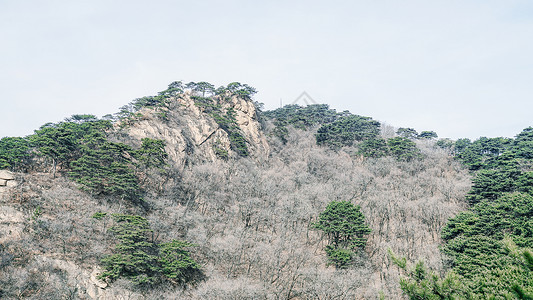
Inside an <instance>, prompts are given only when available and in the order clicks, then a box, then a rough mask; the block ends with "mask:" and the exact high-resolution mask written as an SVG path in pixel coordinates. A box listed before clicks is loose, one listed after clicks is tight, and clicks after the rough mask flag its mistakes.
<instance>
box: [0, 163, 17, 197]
mask: <svg viewBox="0 0 533 300" xmlns="http://www.w3.org/2000/svg"><path fill="white" fill-rule="evenodd" d="M14 186H17V182H16V181H15V175H14V174H13V173H12V172H10V171H8V170H0V197H1V196H2V194H3V193H4V192H6V191H7V188H10V187H14Z"/></svg>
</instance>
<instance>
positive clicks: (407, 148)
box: [387, 136, 421, 161]
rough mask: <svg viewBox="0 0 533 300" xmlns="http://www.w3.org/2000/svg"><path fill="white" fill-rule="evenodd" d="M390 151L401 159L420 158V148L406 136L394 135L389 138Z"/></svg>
mask: <svg viewBox="0 0 533 300" xmlns="http://www.w3.org/2000/svg"><path fill="white" fill-rule="evenodd" d="M387 145H388V146H389V153H390V154H391V155H392V156H394V157H395V158H396V159H397V160H399V161H411V160H413V159H416V158H420V155H421V154H420V150H419V149H418V148H417V147H416V144H415V142H413V141H411V140H410V139H408V138H405V137H400V136H398V137H394V138H391V139H388V140H387Z"/></svg>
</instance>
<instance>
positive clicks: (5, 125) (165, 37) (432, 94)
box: [0, 0, 533, 139]
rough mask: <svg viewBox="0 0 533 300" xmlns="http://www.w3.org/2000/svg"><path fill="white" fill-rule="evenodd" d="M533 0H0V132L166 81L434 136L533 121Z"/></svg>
mask: <svg viewBox="0 0 533 300" xmlns="http://www.w3.org/2000/svg"><path fill="white" fill-rule="evenodd" d="M532 79H533V1H530V0H524V1H513V0H498V1H491V0H479V1H473V0H457V1H454V0H441V1H427V0H420V1H413V0H403V1H379V0H378V1H359V0H352V1H310V0H307V1H289V0H286V1H238V0H235V1H232V0H225V1H155V0H154V1H132V0H128V1H103V0H88V1H76V0H56V1H51V0H50V1H48V0H35V1H17V0H0V91H1V94H0V137H2V136H24V135H28V134H31V133H32V132H33V130H34V129H37V128H38V127H39V126H41V125H42V124H44V123H46V122H57V121H60V120H62V119H63V118H65V117H68V116H70V115H72V114H80V113H90V114H95V115H98V116H102V115H105V114H108V113H114V112H116V111H117V110H118V108H119V107H120V106H122V105H124V104H126V103H128V102H129V101H131V100H132V99H134V98H138V97H142V96H146V95H155V94H157V92H158V91H161V90H164V89H165V88H166V86H167V85H168V84H169V83H170V82H172V81H174V80H183V81H186V82H188V81H208V82H211V83H213V84H215V85H217V86H218V85H222V84H227V83H229V82H232V81H239V82H242V83H248V84H250V85H252V86H254V87H256V88H257V89H258V91H259V93H258V94H257V95H256V100H258V101H260V102H263V103H265V105H266V108H268V109H272V108H276V107H277V106H279V103H280V98H281V99H283V102H284V103H290V102H292V101H293V100H294V99H295V98H296V97H298V95H300V94H301V93H302V92H303V91H306V92H307V93H309V95H311V97H313V98H314V99H315V100H316V101H317V102H320V103H327V104H329V105H330V106H331V107H333V108H336V109H337V110H339V111H342V110H350V111H351V112H352V113H355V114H359V115H364V116H370V117H372V118H374V119H376V120H379V121H382V122H385V123H388V124H390V125H393V126H396V127H413V128H415V129H416V130H418V131H422V130H434V131H436V132H437V133H438V134H439V136H440V137H450V138H454V139H456V138H460V137H469V138H477V137H479V136H491V137H493V136H514V135H516V134H517V133H519V132H520V131H521V130H522V129H523V128H525V127H528V126H533V101H532V100H533V99H532V98H533V83H532V82H531V81H532Z"/></svg>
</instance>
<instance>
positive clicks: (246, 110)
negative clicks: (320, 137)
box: [117, 92, 269, 166]
mask: <svg viewBox="0 0 533 300" xmlns="http://www.w3.org/2000/svg"><path fill="white" fill-rule="evenodd" d="M197 99H198V98H196V99H195V96H194V94H193V93H191V92H186V93H182V94H179V95H177V96H174V97H171V98H170V99H169V101H168V102H167V104H166V106H165V107H157V108H152V107H147V108H143V109H142V110H141V111H140V112H139V114H138V116H137V117H136V118H135V119H134V120H133V121H132V120H127V121H123V122H122V123H119V124H117V126H118V127H123V128H124V130H123V132H124V133H125V134H126V135H127V136H129V137H130V138H131V140H133V141H140V140H141V139H142V138H152V139H160V140H163V141H165V142H166V149H165V150H166V151H167V153H168V154H169V158H170V160H171V162H172V164H174V165H181V166H185V165H187V163H188V162H189V161H191V160H195V161H215V160H216V159H217V158H220V155H217V153H219V154H220V152H222V153H224V154H226V153H227V157H228V158H229V157H233V158H235V157H238V156H239V154H238V153H237V151H235V149H234V147H232V141H231V139H230V134H231V133H230V132H228V130H227V129H226V128H224V126H223V125H221V124H219V123H220V122H219V123H217V120H216V117H217V116H218V115H217V114H219V113H220V114H225V113H226V112H227V111H228V110H230V111H232V112H234V121H235V125H236V126H237V128H235V130H238V131H239V132H240V133H241V134H242V136H243V137H244V139H245V143H246V147H247V149H248V150H249V156H251V157H260V156H261V157H266V156H268V153H269V145H268V142H267V140H266V138H265V135H264V132H263V131H262V130H261V124H260V123H259V118H258V112H257V110H256V107H255V105H254V103H253V101H251V100H248V99H243V98H241V97H238V96H231V95H229V94H225V95H217V96H213V97H211V98H210V99H209V101H210V103H209V105H208V106H206V105H205V103H201V102H200V101H199V100H197ZM201 100H204V101H205V100H206V99H205V98H204V99H201ZM213 107H216V110H214V109H213Z"/></svg>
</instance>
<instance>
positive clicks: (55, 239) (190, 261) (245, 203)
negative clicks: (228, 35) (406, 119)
mask: <svg viewBox="0 0 533 300" xmlns="http://www.w3.org/2000/svg"><path fill="white" fill-rule="evenodd" d="M254 94H255V89H253V88H252V87H250V86H248V85H245V84H240V83H231V84H229V85H228V86H226V87H220V88H218V89H215V88H214V87H213V86H212V85H210V84H208V83H205V82H200V83H189V84H187V85H183V84H182V83H181V82H174V83H172V84H171V85H169V87H168V89H166V90H164V91H162V92H161V93H159V94H158V95H157V96H151V97H143V98H139V99H135V100H134V101H132V102H131V103H130V104H128V105H126V106H124V107H122V108H121V111H120V112H119V113H117V114H115V115H109V116H106V117H104V118H101V119H98V118H96V117H94V116H90V115H76V116H72V117H70V118H68V119H66V120H65V121H63V122H59V123H56V124H45V125H44V126H43V127H41V128H40V129H38V130H36V132H35V134H34V135H32V136H29V137H25V138H4V139H2V140H1V142H0V167H1V168H3V169H6V171H2V172H0V201H1V204H0V232H1V236H0V246H1V248H0V259H1V261H0V282H1V285H0V286H1V287H0V296H1V297H2V298H7V299H18V298H24V299H26V298H28V299H63V298H65V299H180V298H185V299H376V298H378V297H379V296H380V295H381V296H383V297H385V298H387V299H399V298H406V297H408V296H410V297H412V295H413V293H415V292H412V291H411V292H412V293H409V291H408V289H406V285H405V284H404V283H405V282H406V281H405V280H406V279H403V281H401V280H400V279H401V278H405V276H407V278H410V275H409V272H405V271H403V270H401V268H399V267H398V266H397V264H398V263H397V260H399V259H396V258H395V257H394V256H391V255H390V254H389V252H393V253H395V254H397V255H399V256H403V257H406V259H407V261H410V262H415V261H418V260H422V261H424V262H425V265H426V266H428V267H429V268H430V269H431V270H433V271H434V272H436V274H439V276H440V277H442V276H445V274H450V273H447V272H448V271H450V270H453V272H455V273H458V274H459V276H464V278H470V279H471V278H472V276H471V274H472V272H476V271H477V270H479V269H477V267H476V266H477V265H476V263H474V264H472V263H469V264H468V266H469V267H468V268H467V269H466V270H463V269H461V268H459V267H458V266H467V264H466V263H465V264H462V262H463V261H465V259H466V258H465V257H464V256H461V255H463V254H464V253H463V252H460V250H458V248H457V247H455V246H453V245H455V244H453V243H455V241H456V238H463V236H464V234H463V233H462V232H459V231H458V230H454V228H463V229H464V228H470V227H469V226H474V225H472V224H474V223H475V222H473V221H472V219H470V221H465V222H464V224H463V223H461V222H463V221H464V220H465V217H462V216H472V214H475V213H478V214H483V213H484V212H485V210H483V209H478V210H477V212H476V210H475V209H476V208H479V205H478V203H486V201H487V200H485V199H490V200H496V199H507V198H500V196H501V197H517V196H509V195H510V194H509V193H514V192H522V193H524V194H520V195H523V197H525V198H524V199H525V200H523V201H522V202H521V203H525V204H519V205H518V206H517V207H520V205H526V208H527V205H528V204H527V203H529V202H527V201H528V200H527V199H529V198H530V196H529V195H528V193H530V192H531V189H530V188H529V189H528V186H530V185H529V183H530V181H527V180H528V179H529V178H531V177H530V174H531V167H530V166H531V164H528V162H529V161H530V160H529V159H531V157H529V156H528V155H529V154H528V153H529V152H527V153H526V154H523V155H522V156H518V155H519V154H516V153H523V151H522V152H519V151H517V149H522V150H524V149H529V148H528V147H529V146H530V144H531V139H529V137H528V136H526V137H524V136H523V139H519V138H518V137H517V139H516V141H515V140H513V139H511V140H510V141H507V142H505V141H504V142H502V141H500V143H495V140H493V139H491V140H490V142H489V143H484V142H483V141H481V142H479V141H475V142H473V143H472V142H470V141H468V142H467V141H466V140H459V141H449V140H437V138H436V134H435V133H433V132H430V131H424V132H422V133H420V134H418V133H416V132H415V131H414V130H413V129H410V128H400V129H399V130H396V129H395V128H392V127H390V126H388V125H384V124H381V123H380V122H377V121H375V120H373V119H372V118H369V117H363V116H358V115H355V114H352V113H350V112H342V113H338V112H336V111H335V110H332V109H329V107H328V106H327V105H312V106H308V107H305V108H304V107H299V106H286V107H284V108H280V109H277V110H274V111H266V112H263V111H261V109H260V105H259V104H258V103H257V102H254V101H253V95H254ZM524 132H525V133H527V132H528V131H524ZM524 135H525V134H524ZM520 142H521V143H526V144H527V147H526V146H524V145H523V144H520V145H518V144H519V143H520ZM487 144H489V145H491V147H492V148H491V149H492V152H491V151H487V150H486V149H487V147H485V146H486V145H487ZM461 145H462V146H461ZM517 145H518V146H517ZM476 147H477V148H476ZM498 147H499V148H498ZM511 150H512V151H511ZM506 151H507V152H506ZM503 153H508V154H509V153H514V154H512V155H511V154H509V155H511V156H509V155H507V156H505V155H502V154H503ZM505 157H508V158H509V159H508V160H504V158H505ZM502 161H503V162H505V164H507V165H513V164H514V165H513V166H514V169H513V170H519V173H516V172H515V173H512V174H513V176H515V177H514V179H516V182H522V184H520V185H518V184H517V185H509V184H507V185H506V186H505V187H503V188H499V189H496V188H495V189H493V190H490V191H487V189H486V188H483V187H486V186H487V185H483V184H482V183H484V182H485V181H482V180H481V179H480V175H479V174H480V173H479V172H481V174H482V175H483V174H484V173H483V172H485V176H492V177H491V178H492V179H494V180H495V181H498V180H499V179H498V178H496V177H497V176H499V175H498V174H499V173H497V172H496V171H494V169H495V168H496V167H497V166H498V163H501V162H502ZM510 161H511V162H510ZM7 169H9V170H10V171H7ZM483 169H484V171H483ZM480 170H481V171H480ZM491 170H492V171H491ZM506 170H507V171H509V170H510V169H509V168H507V169H506ZM491 172H492V173H491ZM517 172H518V171H517ZM506 174H508V173H506ZM507 177H509V176H507ZM3 180H4V181H3ZM4 182H5V184H2V183H4ZM489 186H491V187H494V184H489ZM476 188H477V189H478V190H476ZM479 189H481V190H479ZM487 192H489V193H491V194H486V193H487ZM484 193H485V194H484ZM511 195H516V194H511ZM527 197H529V198H527ZM513 199H515V198H513ZM484 201H485V202H484ZM513 201H514V200H513ZM341 202H343V203H344V202H348V203H349V205H350V207H353V209H354V212H357V213H359V212H360V213H362V216H363V217H362V218H361V219H360V224H359V225H361V226H362V225H366V226H367V227H368V228H369V230H368V231H364V230H363V231H360V232H361V233H360V234H359V233H357V234H355V235H356V238H357V241H360V243H359V244H357V246H355V245H356V244H355V243H354V244H349V243H339V245H340V246H338V247H337V244H336V243H334V242H333V241H332V240H331V239H329V240H328V238H329V237H330V235H328V234H327V233H326V232H325V231H324V230H321V229H319V226H317V225H316V224H318V222H319V220H320V218H321V216H323V214H322V213H323V212H324V211H325V210H326V208H327V207H329V206H328V205H329V204H331V203H341ZM347 205H348V204H347ZM472 209H474V210H472ZM472 211H474V212H472ZM496 211H499V210H497V209H496V208H494V210H493V212H496ZM531 213H532V212H531V211H527V210H526V211H523V212H522V216H526V217H524V218H525V220H526V221H524V222H525V223H520V224H521V225H520V226H522V227H520V228H523V230H522V231H521V232H520V233H512V232H510V231H509V226H507V227H505V228H503V227H502V232H506V234H505V236H504V234H503V233H502V234H499V233H498V235H497V236H494V237H491V238H494V241H496V243H499V242H500V241H501V240H503V239H509V238H510V239H511V240H513V241H514V243H516V244H517V245H518V246H517V247H524V249H525V248H527V247H531V246H532V245H531V235H532V234H533V233H532V228H531V225H532V224H531V219H528V216H532V215H531ZM508 217H509V216H508V215H505V214H502V215H501V218H500V219H501V220H503V221H502V222H504V221H505V220H507V219H506V218H508ZM474 219H476V220H477V217H475V218H474ZM528 220H529V221H528ZM505 222H507V221H505ZM527 222H529V223H527ZM454 224H455V225H454ZM457 224H459V225H457ZM498 224H499V223H498ZM496 225H497V224H496ZM496 225H495V226H496ZM443 228H444V231H443ZM476 228H477V227H476ZM495 228H498V227H497V226H496V227H495ZM475 230H478V231H477V233H478V235H480V234H482V235H483V234H484V236H488V234H486V233H483V231H482V230H481V229H475ZM498 230H499V229H498ZM527 230H529V231H527ZM496 231H497V230H496ZM515 236H517V237H518V236H521V239H518V238H516V239H515V238H514V237H515ZM513 241H511V242H509V243H511V244H512V243H513ZM452 244H453V245H452ZM332 245H335V246H334V248H331V247H333V246H332ZM443 246H444V248H442V247H443ZM515 246H516V245H515ZM328 247H330V248H328ZM502 247H503V246H502ZM328 249H329V250H328ZM439 249H444V250H443V252H441V250H439ZM502 249H503V248H502ZM328 251H329V252H328ZM498 251H500V250H498ZM516 251H519V250H516ZM520 251H522V250H520ZM524 251H525V250H524ZM504 252H505V251H504ZM504 252H502V251H500V252H498V253H500V254H498V255H500V256H497V258H498V259H499V258H501V257H502V255H507V254H505V253H507V252H505V253H504ZM139 253H141V254H142V255H141V254H139ZM331 253H334V254H335V255H338V256H334V255H332V254H331ZM502 253H503V254H502ZM517 253H518V252H517ZM524 253H525V252H524ZM341 254H342V255H343V256H342V255H341ZM128 255H129V256H128ZM457 257H459V259H458V258H457ZM454 258H455V260H453V259H454ZM461 259H462V260H461ZM517 260H519V258H517ZM461 264H462V265H461ZM517 264H518V263H517ZM517 266H518V265H517ZM502 268H503V269H502V270H504V269H505V268H507V267H506V266H504V267H502ZM512 268H515V265H512ZM517 268H518V267H517ZM495 269H497V268H496V267H495V268H493V270H495ZM461 270H463V271H461ZM505 270H507V269H505ZM512 270H514V272H518V273H520V272H521V271H520V270H518V269H512ZM461 272H462V273H461ZM455 273H454V274H455ZM520 274H524V273H523V272H522V273H520ZM527 274H529V273H527ZM513 276H515V275H513ZM516 276H518V277H517V278H520V277H519V276H522V275H516ZM527 276H529V277H527V278H528V280H530V281H531V277H530V275H527ZM496 278H505V275H501V276H499V277H498V276H496ZM509 278H511V277H509ZM512 278H514V277H512ZM470 279H469V280H470ZM472 280H474V279H472ZM475 280H479V279H475ZM530 281H529V283H528V282H525V283H524V286H523V287H520V288H522V289H523V290H524V291H525V293H527V292H528V291H529V292H531V291H530V290H528V289H531V283H530ZM400 282H404V283H402V285H401V284H400ZM465 282H466V284H468V282H469V281H465ZM472 282H475V281H472ZM478 282H479V281H478ZM416 284H419V285H420V280H418V281H416V280H415V285H416ZM528 284H529V285H528ZM497 288H498V289H500V290H502V289H503V290H505V291H504V292H501V294H497V295H498V296H501V295H504V296H505V295H514V294H512V291H511V289H510V287H509V288H508V287H503V288H501V287H499V286H498V287H497ZM469 289H471V288H469ZM458 290H459V289H458ZM460 290H463V287H461V288H460ZM464 290H466V288H464ZM500 290H498V291H500ZM468 292H470V290H468ZM478 292H479V291H478ZM490 292H491V293H493V292H494V291H492V290H491V291H490ZM465 293H466V292H465ZM484 293H485V294H484ZM487 293H488V292H487V291H481V292H479V293H478V294H477V295H487ZM505 293H508V294H505ZM464 295H466V294H463V296H464ZM526 296H527V295H526ZM502 297H503V296H502ZM428 299H429V298H428Z"/></svg>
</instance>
